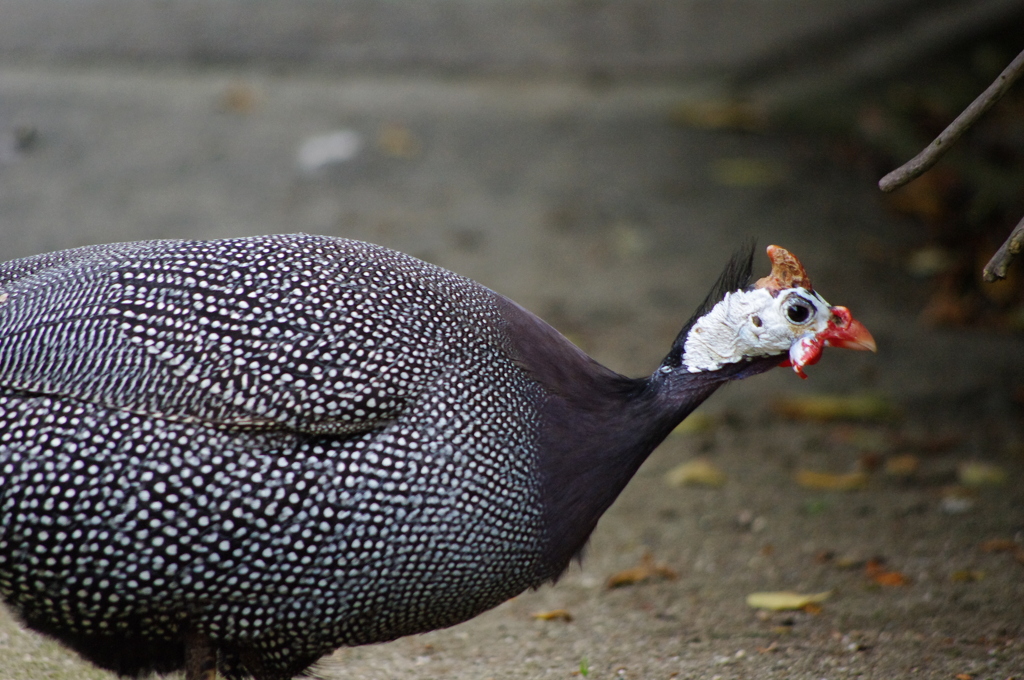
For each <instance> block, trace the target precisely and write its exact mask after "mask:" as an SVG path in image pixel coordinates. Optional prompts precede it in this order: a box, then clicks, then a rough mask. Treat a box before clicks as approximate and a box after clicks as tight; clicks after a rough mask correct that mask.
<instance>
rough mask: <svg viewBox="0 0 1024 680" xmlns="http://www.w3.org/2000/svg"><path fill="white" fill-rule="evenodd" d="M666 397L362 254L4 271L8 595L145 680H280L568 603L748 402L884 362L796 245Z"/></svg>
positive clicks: (502, 306) (515, 311)
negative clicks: (486, 615) (594, 563)
mask: <svg viewBox="0 0 1024 680" xmlns="http://www.w3.org/2000/svg"><path fill="white" fill-rule="evenodd" d="M768 254H769V256H770V258H771V260H772V263H773V267H772V272H771V274H770V275H768V276H766V277H765V278H762V279H760V280H758V281H757V282H756V283H754V284H753V285H752V286H747V282H748V279H749V278H750V269H751V261H752V252H748V253H745V254H743V255H740V256H738V257H736V258H734V259H733V261H732V262H731V263H730V264H729V266H728V267H727V268H726V270H725V272H724V273H723V275H722V277H721V278H720V280H719V281H718V283H717V284H716V286H715V287H714V289H713V291H712V292H711V294H710V295H709V296H708V298H707V300H706V301H705V303H704V305H703V306H702V307H701V308H700V310H699V311H698V312H697V313H696V314H695V315H694V317H693V318H692V319H691V320H690V322H688V323H687V324H686V325H685V326H684V328H683V330H682V332H681V333H680V334H679V336H678V338H677V339H676V340H675V342H674V343H673V345H672V348H671V350H670V351H669V352H668V355H667V356H666V357H665V359H664V361H663V362H662V363H661V365H660V366H659V367H658V368H657V370H655V371H654V373H653V374H652V375H651V376H649V377H646V378H639V379H633V378H627V377H624V376H622V375H619V374H617V373H615V372H613V371H611V370H609V369H607V368H604V367H603V366H601V365H600V364H598V363H597V362H595V361H594V360H592V359H591V358H589V357H588V356H587V355H586V354H584V353H583V352H582V351H580V350H579V349H577V348H576V347H575V346H574V345H572V344H571V343H570V342H569V341H568V340H566V339H565V338H564V337H563V336H561V335H559V334H558V332H557V331H555V330H554V329H553V328H551V327H550V326H548V325H547V324H546V323H544V322H543V321H541V320H540V319H539V318H537V317H536V316H534V315H533V314H531V313H530V312H528V311H526V310H524V309H523V308H522V307H520V306H518V305H516V304H515V303H514V302H512V301H510V300H508V299H506V298H504V297H502V296H501V295H498V294H497V293H494V292H492V291H490V290H488V289H487V288H484V287H483V286H481V285H479V284H477V283H474V282H473V281H470V280H468V279H465V278H462V277H460V276H458V275H456V274H453V273H451V272H448V271H446V270H444V269H441V268H439V267H435V266H433V265H430V264H427V263H424V262H421V261H419V260H417V259H415V258H412V257H409V256H407V255H403V254H401V253H397V252H394V251H391V250H387V249H385V248H382V247H379V246H374V245H370V244H366V243H361V242H356V241H349V240H343V239H337V238H328V237H319V236H307V235H287V236H270V237H257V238H247V239H235V240H221V241H209V242H190V241H151V242H139V243H123V244H114V245H103V246H91V247H86V248H78V249H75V250H67V251H62V252H57V253H52V254H47V255H39V256H35V257H30V258H26V259H22V260H15V261H12V262H8V263H6V264H4V265H2V266H0V594H2V595H3V598H4V600H5V601H6V602H7V604H8V605H9V606H10V607H11V609H13V611H14V612H15V613H16V614H17V615H18V616H19V617H20V618H21V620H22V621H23V622H24V623H25V624H26V625H27V626H29V627H30V628H33V629H35V630H37V631H40V632H42V633H44V634H46V635H49V636H52V637H54V638H56V639H57V640H59V641H61V642H62V643H64V644H65V645H67V646H69V647H71V648H72V649H74V650H76V651H77V652H78V653H79V654H80V655H81V656H83V657H85V658H86V659H88V660H90V661H92V662H93V663H95V664H97V665H99V666H101V667H103V668H106V669H110V670H112V671H115V672H117V673H120V674H122V675H127V676H137V675H141V674H145V673H149V672H161V673H162V672H171V671H176V670H181V669H183V668H184V669H185V671H186V677H187V678H188V680H198V679H199V678H212V677H213V675H214V674H215V671H219V672H220V673H221V674H222V675H223V676H225V677H226V678H229V679H231V680H234V679H237V678H245V677H249V676H252V677H255V678H256V680H284V679H286V678H290V677H293V676H294V675H296V674H299V673H301V672H302V671H304V670H305V669H307V668H308V667H309V666H310V665H311V664H312V663H314V662H315V661H316V660H317V659H319V658H320V657H321V656H323V655H324V654H327V653H329V652H331V651H332V650H334V649H336V648H338V647H339V646H345V645H360V644H366V643H372V642H380V641H385V640H391V639H394V638H397V637H399V636H403V635H408V634H411V633H417V632H423V631H428V630H432V629H436V628H441V627H445V626H450V625H453V624H455V623H458V622H461V621H465V620H466V619H469V618H471V617H473V616H475V615H476V614H478V613H480V612H482V611H484V610H486V609H489V608H491V607H494V606H495V605H497V604H499V603H501V602H503V601H505V600H507V599H509V598H510V597H512V596H514V595H516V594H518V593H520V592H522V591H523V590H525V589H528V588H531V587H537V586H539V585H541V584H542V583H544V582H546V581H551V580H554V579H556V578H558V576H559V575H561V574H562V573H563V571H564V570H565V569H566V568H567V566H568V565H569V563H570V561H571V560H572V558H573V557H574V556H576V555H578V554H579V553H580V551H581V550H582V548H583V546H584V544H585V543H586V541H587V539H588V537H589V536H590V534H591V532H592V531H593V529H594V527H595V525H596V523H597V521H598V518H599V517H600V516H601V514H602V513H603V512H604V511H605V510H606V509H607V508H608V507H609V506H610V505H611V503H612V502H613V501H614V499H615V498H616V496H617V495H618V494H619V492H620V491H621V490H622V489H623V487H624V486H625V485H626V483H627V482H628V481H629V479H630V478H631V477H632V475H633V474H634V473H635V472H636V470H637V468H638V467H639V466H640V464H641V463H642V462H643V461H644V459H645V458H646V457H647V456H648V455H649V454H650V453H651V451H652V450H653V449H654V447H656V446H657V445H658V443H659V442H661V441H662V440H663V439H664V438H665V436H666V435H667V434H668V433H669V432H670V431H671V430H672V428H674V427H675V426H676V425H677V424H678V423H679V422H680V421H681V420H682V419H683V418H685V417H686V416H687V415H688V414H689V413H690V412H691V411H692V410H693V409H694V408H696V407H697V405H698V404H700V403H701V402H702V401H704V399H706V398H707V397H708V396H709V395H710V394H711V393H712V392H714V391H715V390H716V389H717V388H718V387H720V386H721V385H722V384H724V383H725V382H728V381H730V380H736V379H739V378H745V377H748V376H751V375H755V374H758V373H762V372H765V371H767V370H769V369H771V368H772V367H774V366H779V365H788V366H792V367H793V368H794V369H795V370H796V371H797V373H800V374H801V375H802V374H803V369H804V367H805V366H807V365H809V364H812V363H814V362H815V361H817V359H818V357H819V356H820V354H821V351H822V348H823V347H825V346H837V347H848V348H853V349H870V350H874V348H875V345H874V341H873V339H872V338H871V335H870V334H869V333H868V332H867V330H866V329H865V328H864V327H863V326H862V325H861V324H859V323H858V322H857V321H854V320H853V319H852V317H851V315H850V313H849V311H847V310H846V308H844V307H832V306H830V305H829V304H828V303H827V302H825V301H824V300H823V299H822V298H821V297H820V296H819V295H818V294H817V293H816V292H814V291H813V289H812V287H811V283H810V280H809V279H808V278H807V275H806V274H805V272H804V270H803V267H802V266H801V265H800V263H799V262H798V261H797V260H796V258H795V257H793V256H792V255H790V254H789V253H788V252H786V251H785V250H783V249H782V248H778V247H775V246H771V247H769V248H768Z"/></svg>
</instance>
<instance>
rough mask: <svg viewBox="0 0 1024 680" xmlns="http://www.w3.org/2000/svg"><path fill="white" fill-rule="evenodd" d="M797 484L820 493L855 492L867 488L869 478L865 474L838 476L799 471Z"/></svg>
mask: <svg viewBox="0 0 1024 680" xmlns="http://www.w3.org/2000/svg"><path fill="white" fill-rule="evenodd" d="M796 483H797V484H799V485H800V486H802V487H804V488H805V489H816V490H819V491H855V490H857V489H863V488H864V487H865V486H867V484H868V476H867V475H866V474H864V473H863V472H848V473H846V474H842V475H837V474H832V473H830V472H814V471H813V470H798V471H797V473H796Z"/></svg>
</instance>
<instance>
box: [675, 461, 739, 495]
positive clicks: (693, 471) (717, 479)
mask: <svg viewBox="0 0 1024 680" xmlns="http://www.w3.org/2000/svg"><path fill="white" fill-rule="evenodd" d="M725 480H726V477H725V473H724V472H722V471H721V470H719V469H718V468H717V467H715V464H714V463H712V462H711V461H709V460H707V459H706V458H694V459H693V460H691V461H687V462H685V463H683V464H681V465H677V466H675V467H674V468H672V469H671V470H669V471H668V472H667V473H665V481H666V482H668V484H669V485H670V486H710V487H715V488H717V487H720V486H722V485H723V484H725Z"/></svg>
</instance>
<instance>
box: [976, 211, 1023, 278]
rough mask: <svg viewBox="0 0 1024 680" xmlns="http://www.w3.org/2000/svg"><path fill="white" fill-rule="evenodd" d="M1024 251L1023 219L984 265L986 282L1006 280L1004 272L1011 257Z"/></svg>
mask: <svg viewBox="0 0 1024 680" xmlns="http://www.w3.org/2000/svg"><path fill="white" fill-rule="evenodd" d="M1021 250H1024V219H1021V221H1020V222H1018V223H1017V226H1016V227H1014V228H1013V231H1011V232H1010V236H1009V238H1007V239H1006V241H1005V242H1004V243H1003V245H1001V246H1000V247H999V250H997V251H996V254H995V255H993V256H992V259H991V260H989V261H988V264H987V265H985V272H984V274H983V276H984V278H985V280H986V281H988V282H989V283H992V282H993V281H996V280H997V279H1005V278H1006V270H1007V268H1008V267H1009V266H1010V262H1011V261H1012V260H1013V256H1014V255H1016V254H1017V253H1019V252H1020V251H1021Z"/></svg>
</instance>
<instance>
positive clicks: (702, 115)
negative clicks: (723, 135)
mask: <svg viewBox="0 0 1024 680" xmlns="http://www.w3.org/2000/svg"><path fill="white" fill-rule="evenodd" d="M670 118H671V121H672V122H673V123H675V124H676V125H681V126H685V127H694V128H699V129H702V130H746V131H754V130H760V129H762V128H764V127H765V125H766V124H767V116H766V115H765V113H764V111H762V110H761V109H759V108H757V107H755V106H754V105H753V104H750V103H749V102H743V101H736V100H708V101H696V102H687V103H685V104H680V105H679V106H677V107H676V108H675V110H674V111H672V113H671V116H670Z"/></svg>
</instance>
